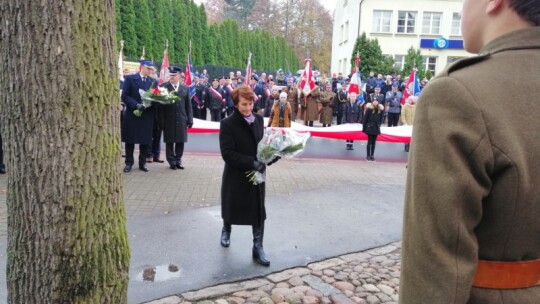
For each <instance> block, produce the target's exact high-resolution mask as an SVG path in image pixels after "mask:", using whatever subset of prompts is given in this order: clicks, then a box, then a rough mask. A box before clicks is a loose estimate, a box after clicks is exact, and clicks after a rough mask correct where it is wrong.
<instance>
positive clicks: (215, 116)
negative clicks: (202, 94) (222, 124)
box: [210, 109, 221, 121]
mask: <svg viewBox="0 0 540 304" xmlns="http://www.w3.org/2000/svg"><path fill="white" fill-rule="evenodd" d="M210 119H211V120H212V121H221V109H217V110H212V109H211V110H210Z"/></svg>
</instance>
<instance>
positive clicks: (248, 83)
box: [244, 53, 251, 86]
mask: <svg viewBox="0 0 540 304" xmlns="http://www.w3.org/2000/svg"><path fill="white" fill-rule="evenodd" d="M250 80H251V53H249V57H248V63H247V67H246V81H244V84H245V85H247V86H249V85H250Z"/></svg>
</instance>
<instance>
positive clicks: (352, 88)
mask: <svg viewBox="0 0 540 304" xmlns="http://www.w3.org/2000/svg"><path fill="white" fill-rule="evenodd" d="M359 64H360V55H359V54H358V53H356V58H355V59H354V68H353V72H352V75H351V83H350V84H349V94H350V93H356V95H358V96H359V95H360V84H361V82H362V80H361V78H360V70H359V68H358V65H359Z"/></svg>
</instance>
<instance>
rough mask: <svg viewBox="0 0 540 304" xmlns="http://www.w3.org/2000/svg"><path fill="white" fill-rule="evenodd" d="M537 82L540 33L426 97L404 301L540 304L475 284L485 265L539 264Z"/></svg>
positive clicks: (473, 64)
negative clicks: (487, 262)
mask: <svg viewBox="0 0 540 304" xmlns="http://www.w3.org/2000/svg"><path fill="white" fill-rule="evenodd" d="M539 75H540V27H534V28H529V29H524V30H518V31H515V32H513V33H510V34H506V35H504V36H501V37H498V38H496V39H495V40H493V41H492V42H490V43H489V44H488V45H486V46H485V47H484V48H483V49H482V50H481V53H480V55H479V56H476V57H472V58H468V59H464V60H461V61H459V62H456V63H455V64H453V65H451V66H449V67H448V68H447V69H446V70H445V71H444V72H442V73H441V74H440V75H438V76H437V77H435V78H434V79H433V80H432V81H430V82H429V84H428V85H427V87H426V88H425V89H424V91H423V92H422V94H421V95H420V99H419V101H418V106H417V109H416V115H415V121H414V130H413V135H412V143H411V150H410V153H411V154H410V158H409V166H408V175H407V184H406V196H405V212H404V229H403V244H402V261H401V283H400V296H399V297H400V303H403V304H419V303H426V304H445V303H452V304H460V303H473V304H476V303H478V304H480V303H489V304H502V303H504V304H509V303H510V304H533V303H534V304H537V303H540V286H536V287H531V288H525V289H518V290H497V289H480V288H474V287H472V281H473V278H474V275H475V271H476V265H477V261H478V260H479V259H482V260H490V261H526V260H534V259H540V127H539V120H540V77H539Z"/></svg>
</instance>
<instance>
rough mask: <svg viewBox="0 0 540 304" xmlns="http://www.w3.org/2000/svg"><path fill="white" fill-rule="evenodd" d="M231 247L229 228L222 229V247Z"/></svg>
mask: <svg viewBox="0 0 540 304" xmlns="http://www.w3.org/2000/svg"><path fill="white" fill-rule="evenodd" d="M229 245H231V231H230V230H229V231H227V228H225V227H223V229H221V246H223V247H229Z"/></svg>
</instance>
